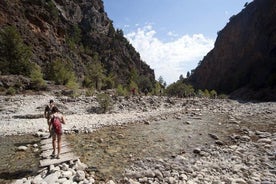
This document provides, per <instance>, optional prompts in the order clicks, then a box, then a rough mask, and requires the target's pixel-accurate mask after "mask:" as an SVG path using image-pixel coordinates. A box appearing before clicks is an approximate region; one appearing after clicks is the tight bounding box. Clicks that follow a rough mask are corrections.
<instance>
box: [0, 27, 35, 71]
mask: <svg viewBox="0 0 276 184" xmlns="http://www.w3.org/2000/svg"><path fill="white" fill-rule="evenodd" d="M30 58H31V50H30V48H29V47H27V46H26V45H25V44H24V42H23V40H22V38H21V35H20V34H19V33H18V31H17V30H16V28H15V27H13V26H7V27H5V28H3V29H2V30H0V68H1V74H21V75H27V76H29V75H30V74H31V69H32V68H31V66H32V65H31V62H30Z"/></svg>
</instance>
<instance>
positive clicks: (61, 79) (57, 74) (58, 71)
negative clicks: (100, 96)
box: [50, 59, 77, 87]
mask: <svg viewBox="0 0 276 184" xmlns="http://www.w3.org/2000/svg"><path fill="white" fill-rule="evenodd" d="M50 79H51V80H53V81H55V83H56V84H58V85H69V86H68V87H72V86H74V85H77V84H74V83H76V76H75V73H74V71H73V69H72V67H71V65H70V63H68V62H65V61H63V60H61V59H57V60H55V61H54V62H52V63H51V65H50Z"/></svg>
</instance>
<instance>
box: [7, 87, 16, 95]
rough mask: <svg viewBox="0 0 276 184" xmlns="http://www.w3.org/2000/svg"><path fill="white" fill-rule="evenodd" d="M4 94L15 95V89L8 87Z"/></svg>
mask: <svg viewBox="0 0 276 184" xmlns="http://www.w3.org/2000/svg"><path fill="white" fill-rule="evenodd" d="M6 94H7V95H15V94H16V89H14V88H13V87H9V88H8V90H7V92H6Z"/></svg>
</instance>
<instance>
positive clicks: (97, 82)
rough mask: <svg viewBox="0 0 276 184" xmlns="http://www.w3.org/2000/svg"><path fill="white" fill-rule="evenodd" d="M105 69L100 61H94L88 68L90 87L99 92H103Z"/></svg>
mask: <svg viewBox="0 0 276 184" xmlns="http://www.w3.org/2000/svg"><path fill="white" fill-rule="evenodd" d="M104 73H105V69H104V67H103V65H102V63H101V62H100V61H97V60H96V61H94V62H93V63H90V64H88V66H87V76H88V79H89V80H90V82H91V84H90V86H93V87H94V88H95V89H97V90H101V88H102V85H103V81H104V79H105V74H104Z"/></svg>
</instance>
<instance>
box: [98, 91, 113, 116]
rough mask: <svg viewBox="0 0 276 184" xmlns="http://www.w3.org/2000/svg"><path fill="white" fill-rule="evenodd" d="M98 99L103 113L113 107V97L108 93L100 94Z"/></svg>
mask: <svg viewBox="0 0 276 184" xmlns="http://www.w3.org/2000/svg"><path fill="white" fill-rule="evenodd" d="M97 101H98V103H99V104H100V108H101V110H102V112H103V113H106V112H107V110H108V109H110V108H111V107H112V102H111V98H110V96H109V95H107V94H104V93H101V94H98V95H97Z"/></svg>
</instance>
